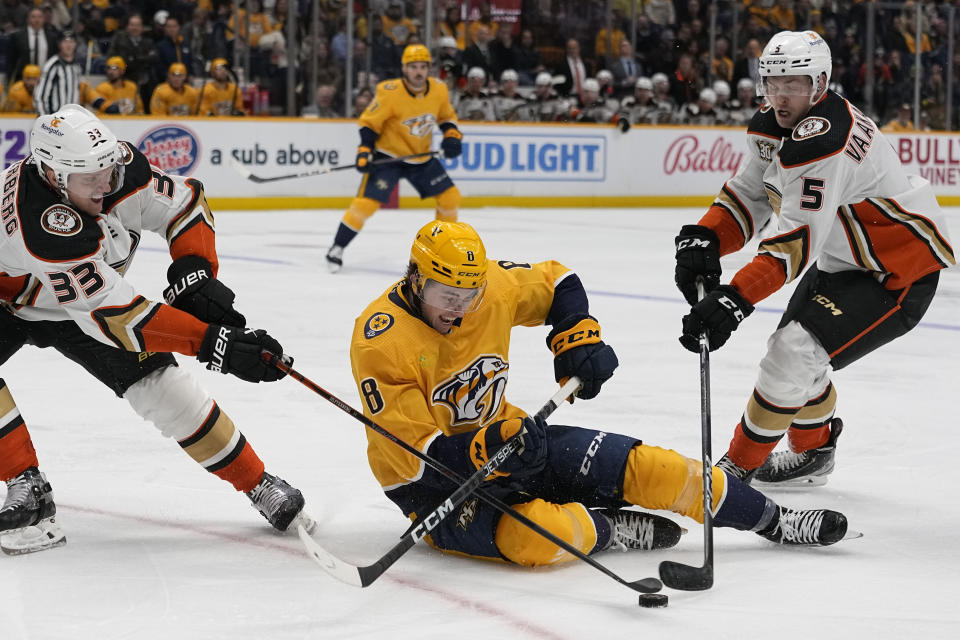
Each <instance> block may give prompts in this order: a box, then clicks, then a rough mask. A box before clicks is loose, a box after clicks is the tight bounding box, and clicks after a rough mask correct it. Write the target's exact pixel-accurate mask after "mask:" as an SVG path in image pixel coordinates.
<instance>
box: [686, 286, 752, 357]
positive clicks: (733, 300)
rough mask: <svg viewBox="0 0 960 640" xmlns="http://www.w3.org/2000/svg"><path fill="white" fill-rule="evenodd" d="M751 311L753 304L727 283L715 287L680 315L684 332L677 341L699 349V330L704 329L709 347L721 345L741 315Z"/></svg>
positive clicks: (741, 318)
mask: <svg viewBox="0 0 960 640" xmlns="http://www.w3.org/2000/svg"><path fill="white" fill-rule="evenodd" d="M751 313H753V305H752V304H750V303H749V302H747V301H746V300H744V298H743V296H741V295H740V293H739V292H738V291H737V290H736V289H734V288H733V287H731V286H730V285H728V284H725V285H723V286H720V287H717V288H716V289H714V290H713V291H711V292H710V293H708V294H707V295H706V296H704V298H703V300H701V301H700V302H698V303H696V304H695V305H693V307H692V308H691V309H690V313H688V314H687V315H685V316H684V317H683V335H681V336H680V344H682V345H683V346H684V347H685V348H686V349H687V350H689V351H693V352H694V353H700V334H701V333H703V332H704V331H706V332H707V338H708V339H709V341H710V351H715V350H716V349H719V348H720V347H722V346H723V345H724V343H725V342H726V341H727V339H728V338H729V337H730V334H731V333H733V332H734V331H735V330H736V329H737V327H739V326H740V323H741V322H743V319H744V318H746V317H747V316H749V315H750V314H751Z"/></svg>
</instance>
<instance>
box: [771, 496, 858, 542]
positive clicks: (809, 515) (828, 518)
mask: <svg viewBox="0 0 960 640" xmlns="http://www.w3.org/2000/svg"><path fill="white" fill-rule="evenodd" d="M851 533H853V532H851ZM757 534H758V535H760V536H763V537H764V538H766V539H767V540H769V541H770V542H776V543H777V544H785V545H819V546H822V547H825V546H827V545H831V544H834V543H835V542H839V541H841V540H843V539H844V538H845V537H848V536H847V518H846V516H844V515H843V514H842V513H838V512H837V511H829V510H827V509H801V510H794V509H787V508H786V507H781V506H779V505H778V506H777V516H776V518H774V520H773V521H772V522H771V523H770V524H769V525H767V526H766V527H765V528H763V529H761V530H760V531H757ZM859 536H860V534H859V533H858V534H856V536H852V535H851V536H850V537H859Z"/></svg>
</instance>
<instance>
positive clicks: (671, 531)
mask: <svg viewBox="0 0 960 640" xmlns="http://www.w3.org/2000/svg"><path fill="white" fill-rule="evenodd" d="M603 514H604V515H605V516H606V517H607V518H608V519H609V520H610V523H611V525H612V526H611V529H612V536H611V540H610V544H609V545H608V546H607V548H608V549H617V550H619V551H633V550H639V551H651V550H653V549H669V548H670V547H675V546H676V545H677V543H678V542H680V536H681V535H683V534H684V533H686V529H683V528H682V527H681V526H680V525H678V524H677V523H676V522H674V521H673V520H670V519H669V518H664V517H663V516H657V515H654V514H652V513H644V512H642V511H631V510H629V509H614V510H605V511H603Z"/></svg>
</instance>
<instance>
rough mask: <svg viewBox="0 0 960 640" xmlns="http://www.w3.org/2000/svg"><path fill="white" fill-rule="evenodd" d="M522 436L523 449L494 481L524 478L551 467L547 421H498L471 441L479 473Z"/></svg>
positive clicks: (472, 457)
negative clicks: (547, 466) (506, 445)
mask: <svg viewBox="0 0 960 640" xmlns="http://www.w3.org/2000/svg"><path fill="white" fill-rule="evenodd" d="M518 433H519V434H521V437H522V438H523V444H522V446H521V448H520V449H519V450H518V451H516V452H515V453H514V454H513V455H511V456H510V457H508V458H507V459H506V460H504V461H503V462H501V463H500V466H499V467H497V470H496V471H494V472H493V476H494V477H498V476H514V477H515V478H522V477H524V476H529V475H533V474H535V473H539V472H540V471H542V470H543V467H544V465H545V464H546V463H547V423H546V422H545V421H544V419H543V418H538V417H536V416H534V417H533V418H510V419H509V420H498V421H497V422H494V423H493V424H490V425H487V426H486V427H483V428H482V429H479V430H478V431H477V434H476V435H475V436H473V440H471V441H470V451H469V452H468V455H469V456H470V461H471V462H472V463H473V466H474V467H476V468H477V469H479V468H480V467H482V466H483V465H485V464H487V462H488V461H489V460H490V458H491V457H492V456H494V455H496V453H497V451H498V450H499V449H500V447H502V446H503V445H504V443H505V442H506V441H507V440H509V439H510V438H512V437H514V436H515V435H517V434H518Z"/></svg>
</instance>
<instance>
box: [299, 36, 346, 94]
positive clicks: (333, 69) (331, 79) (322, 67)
mask: <svg viewBox="0 0 960 640" xmlns="http://www.w3.org/2000/svg"><path fill="white" fill-rule="evenodd" d="M314 55H316V56H317V82H318V83H319V84H332V85H333V86H335V87H342V86H343V71H342V70H341V69H340V65H338V64H337V62H336V60H334V59H333V55H332V54H331V51H330V42H329V41H328V40H327V39H326V38H323V37H321V38H320V39H318V40H317V46H316V48H315V51H314ZM304 68H305V69H310V68H311V67H310V62H309V60H308V61H307V62H304Z"/></svg>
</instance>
